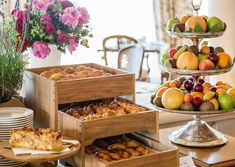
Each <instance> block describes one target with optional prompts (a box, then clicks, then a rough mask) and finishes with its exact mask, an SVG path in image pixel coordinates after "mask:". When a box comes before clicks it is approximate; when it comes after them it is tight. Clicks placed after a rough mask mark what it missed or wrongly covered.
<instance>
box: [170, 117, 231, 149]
mask: <svg viewBox="0 0 235 167" xmlns="http://www.w3.org/2000/svg"><path fill="white" fill-rule="evenodd" d="M169 139H170V141H171V142H173V143H175V144H180V145H183V146H190V147H213V146H219V145H222V144H225V143H227V139H226V138H225V136H224V135H223V134H222V133H220V132H219V131H217V130H215V129H214V128H212V127H211V126H210V125H208V124H207V123H206V122H205V121H202V120H201V118H200V116H199V115H196V116H194V120H193V121H190V122H189V123H188V124H187V125H185V126H184V127H182V128H180V129H179V130H177V131H174V132H173V133H172V134H171V135H170V136H169Z"/></svg>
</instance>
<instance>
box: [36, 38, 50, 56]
mask: <svg viewBox="0 0 235 167" xmlns="http://www.w3.org/2000/svg"><path fill="white" fill-rule="evenodd" d="M50 52H51V49H50V48H49V47H48V45H47V43H45V42H39V41H36V42H34V43H33V54H34V56H35V57H38V58H41V59H45V58H46V57H47V56H48V55H49V53H50Z"/></svg>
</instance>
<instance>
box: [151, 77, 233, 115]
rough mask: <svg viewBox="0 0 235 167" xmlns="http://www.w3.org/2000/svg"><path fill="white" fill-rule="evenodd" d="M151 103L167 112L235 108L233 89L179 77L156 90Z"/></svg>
mask: <svg viewBox="0 0 235 167" xmlns="http://www.w3.org/2000/svg"><path fill="white" fill-rule="evenodd" d="M152 103H153V104H154V105H156V106H157V107H160V108H165V109H169V110H183V111H195V112H197V111H201V112H203V111H215V110H229V109H233V108H235V87H232V86H231V85H230V84H229V83H227V82H222V81H218V82H217V83H216V84H215V85H212V84H211V83H209V82H206V81H205V80H204V79H199V80H198V81H194V79H193V78H192V77H189V78H185V77H180V78H177V79H174V80H171V81H168V82H166V83H164V84H163V85H162V86H161V87H160V88H158V89H157V90H156V92H155V95H154V96H153V98H152Z"/></svg>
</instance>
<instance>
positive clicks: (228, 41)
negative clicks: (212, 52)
mask: <svg viewBox="0 0 235 167" xmlns="http://www.w3.org/2000/svg"><path fill="white" fill-rule="evenodd" d="M208 8H209V11H208V14H209V16H217V17H219V18H221V19H222V20H223V21H224V22H225V23H226V24H227V30H226V32H225V35H224V36H222V37H219V38H216V39H211V40H210V42H209V44H212V45H214V46H221V47H223V48H224V49H225V52H227V53H228V54H229V55H230V56H232V57H234V55H235V1H234V0H224V1H223V0H208ZM210 80H211V81H212V82H215V81H217V80H223V81H226V82H229V83H231V84H232V85H233V86H235V67H234V68H233V70H232V71H231V72H229V73H227V74H223V75H220V76H216V78H215V77H211V78H210Z"/></svg>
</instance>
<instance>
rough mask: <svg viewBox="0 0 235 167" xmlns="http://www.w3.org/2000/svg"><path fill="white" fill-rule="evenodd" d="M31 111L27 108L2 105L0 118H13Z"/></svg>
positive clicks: (20, 116) (30, 113) (31, 112)
mask: <svg viewBox="0 0 235 167" xmlns="http://www.w3.org/2000/svg"><path fill="white" fill-rule="evenodd" d="M32 114H33V111H32V110H31V109H28V108H22V107H3V108H0V120H1V119H7V118H8V119H15V118H22V117H27V116H29V115H32Z"/></svg>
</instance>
